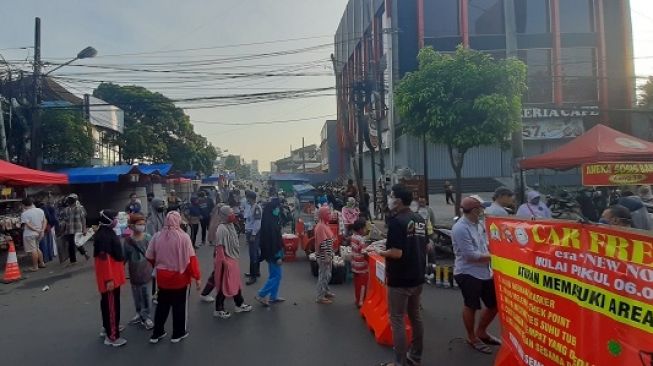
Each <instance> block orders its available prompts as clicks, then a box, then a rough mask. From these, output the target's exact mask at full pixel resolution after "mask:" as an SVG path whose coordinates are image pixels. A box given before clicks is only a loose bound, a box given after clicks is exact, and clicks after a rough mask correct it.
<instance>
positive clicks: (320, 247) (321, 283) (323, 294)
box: [315, 205, 335, 304]
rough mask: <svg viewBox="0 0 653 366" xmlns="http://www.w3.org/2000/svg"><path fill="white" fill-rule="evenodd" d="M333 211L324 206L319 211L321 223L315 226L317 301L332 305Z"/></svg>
mask: <svg viewBox="0 0 653 366" xmlns="http://www.w3.org/2000/svg"><path fill="white" fill-rule="evenodd" d="M330 217H331V209H330V208H329V206H326V205H324V206H322V207H320V210H319V218H320V222H319V223H318V224H317V225H316V226H315V257H316V259H317V264H318V268H319V271H318V276H317V299H316V300H315V301H316V302H317V303H318V304H332V303H333V300H332V299H333V298H334V297H335V295H334V294H333V292H331V290H330V289H329V281H331V270H332V269H333V241H334V240H335V235H334V234H333V232H332V231H331V228H330V227H329V218H330Z"/></svg>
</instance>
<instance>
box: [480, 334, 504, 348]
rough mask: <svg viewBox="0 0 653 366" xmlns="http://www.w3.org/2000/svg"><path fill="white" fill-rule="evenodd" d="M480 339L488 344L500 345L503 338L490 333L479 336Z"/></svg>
mask: <svg viewBox="0 0 653 366" xmlns="http://www.w3.org/2000/svg"><path fill="white" fill-rule="evenodd" d="M478 339H480V340H481V342H483V343H485V344H487V345H488V346H500V345H501V340H500V339H499V338H497V337H495V336H493V335H492V334H488V335H487V337H483V338H481V337H478Z"/></svg>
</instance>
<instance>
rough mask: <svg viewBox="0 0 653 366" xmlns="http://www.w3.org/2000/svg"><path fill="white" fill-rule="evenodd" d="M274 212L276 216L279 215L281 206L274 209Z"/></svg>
mask: <svg viewBox="0 0 653 366" xmlns="http://www.w3.org/2000/svg"><path fill="white" fill-rule="evenodd" d="M272 214H273V215H274V216H279V207H277V208H275V209H274V210H272Z"/></svg>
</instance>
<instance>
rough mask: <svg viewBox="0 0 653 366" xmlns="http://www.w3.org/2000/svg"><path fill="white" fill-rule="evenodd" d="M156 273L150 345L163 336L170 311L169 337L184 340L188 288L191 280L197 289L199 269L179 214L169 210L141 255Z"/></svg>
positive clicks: (186, 332)
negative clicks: (155, 302) (170, 335)
mask: <svg viewBox="0 0 653 366" xmlns="http://www.w3.org/2000/svg"><path fill="white" fill-rule="evenodd" d="M145 256H146V257H147V259H148V260H149V261H150V262H151V263H152V266H154V268H155V270H156V282H157V286H158V288H159V296H158V298H157V300H158V304H157V307H156V312H155V314H154V331H153V333H152V336H151V337H150V343H158V342H159V341H160V340H161V339H163V338H164V337H165V336H166V335H167V333H166V332H165V323H166V320H167V319H168V313H169V312H170V309H171V308H172V338H171V339H170V342H172V343H178V342H180V341H181V340H182V339H184V338H186V337H188V324H186V319H188V316H187V315H188V307H187V300H188V289H189V285H190V284H191V281H192V280H193V279H194V280H195V285H196V287H197V290H198V291H199V290H200V268H199V264H198V262H197V257H196V256H195V250H194V249H193V244H192V243H191V240H190V237H189V236H188V234H186V233H185V232H184V231H183V230H182V229H181V215H180V214H179V212H177V211H170V212H169V213H168V215H167V216H166V222H165V226H164V227H163V229H161V231H159V232H158V233H156V234H155V235H154V237H153V238H152V241H151V242H150V246H149V247H148V248H147V253H146V254H145Z"/></svg>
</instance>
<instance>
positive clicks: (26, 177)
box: [0, 160, 68, 186]
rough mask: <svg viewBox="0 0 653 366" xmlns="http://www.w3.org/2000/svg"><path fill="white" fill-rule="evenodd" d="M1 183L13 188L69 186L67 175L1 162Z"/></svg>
mask: <svg viewBox="0 0 653 366" xmlns="http://www.w3.org/2000/svg"><path fill="white" fill-rule="evenodd" d="M0 183H2V184H7V185H13V186H29V185H41V184H42V185H47V184H68V177H67V176H66V175H65V174H59V173H49V172H44V171H40V170H34V169H29V168H26V167H24V166H20V165H16V164H12V163H9V162H6V161H3V160H0Z"/></svg>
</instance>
